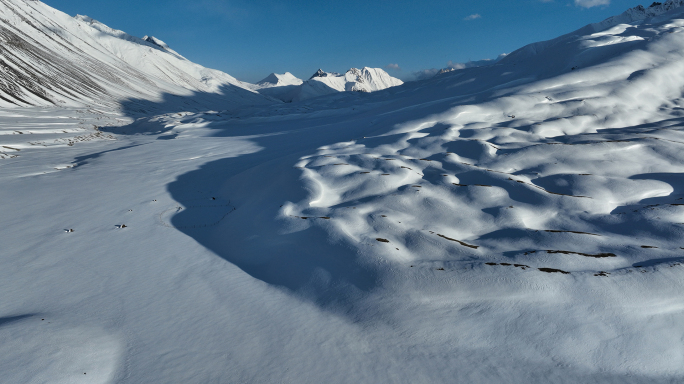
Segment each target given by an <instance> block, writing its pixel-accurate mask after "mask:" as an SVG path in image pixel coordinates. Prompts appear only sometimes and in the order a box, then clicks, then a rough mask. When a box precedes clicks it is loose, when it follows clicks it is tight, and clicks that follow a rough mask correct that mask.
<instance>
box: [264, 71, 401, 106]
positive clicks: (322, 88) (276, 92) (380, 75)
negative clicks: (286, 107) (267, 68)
mask: <svg viewBox="0 0 684 384" xmlns="http://www.w3.org/2000/svg"><path fill="white" fill-rule="evenodd" d="M403 83H404V82H403V81H401V80H399V79H397V78H394V77H392V76H390V75H389V74H388V73H387V72H385V71H383V70H382V69H380V68H368V67H364V68H363V69H357V68H351V69H350V70H348V71H347V72H346V73H344V74H339V73H335V72H325V71H323V70H322V69H319V70H318V71H317V72H316V73H314V74H313V76H311V78H309V80H306V81H303V80H301V79H298V78H296V77H294V76H293V75H292V74H291V73H289V72H286V73H285V74H283V75H279V74H276V73H272V74H270V75H268V76H267V77H266V78H265V79H263V80H261V81H260V82H258V83H257V84H256V85H254V86H253V87H252V89H254V90H256V91H257V92H259V93H261V94H264V95H268V96H271V97H275V98H277V99H279V100H282V101H284V102H293V101H294V102H296V101H301V100H306V99H311V98H314V97H318V96H324V95H329V94H333V93H338V92H374V91H379V90H382V89H386V88H390V87H396V86H398V85H402V84H403Z"/></svg>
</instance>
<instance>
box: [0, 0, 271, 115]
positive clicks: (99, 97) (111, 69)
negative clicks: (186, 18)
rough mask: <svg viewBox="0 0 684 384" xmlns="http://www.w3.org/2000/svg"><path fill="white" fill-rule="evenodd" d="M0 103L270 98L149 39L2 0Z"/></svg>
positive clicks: (22, 1) (27, 0)
mask: <svg viewBox="0 0 684 384" xmlns="http://www.w3.org/2000/svg"><path fill="white" fill-rule="evenodd" d="M1 3H2V6H0V41H1V42H2V43H1V44H0V65H2V70H3V76H2V78H1V79H0V106H2V107H7V106H33V105H83V104H90V105H114V104H116V103H118V102H120V101H123V100H137V99H140V100H156V101H159V100H161V98H162V97H163V95H164V94H172V95H183V96H189V95H191V94H193V93H208V94H221V95H223V96H224V97H222V103H224V104H225V103H233V104H236V105H250V104H262V105H263V104H269V103H272V102H273V101H272V100H271V99H269V98H265V97H263V96H260V95H259V94H257V93H256V92H254V91H252V90H251V89H249V87H248V86H247V85H246V84H244V83H242V82H240V81H238V80H236V79H235V78H233V77H232V76H230V75H228V74H226V73H223V72H220V71H217V70H212V69H208V68H204V67H202V66H200V65H197V64H195V63H192V62H190V61H188V60H187V59H185V58H184V57H182V56H181V55H179V54H178V53H177V52H175V51H173V50H172V49H171V48H169V47H168V45H166V44H165V43H164V42H162V41H161V40H159V39H156V38H154V37H148V36H145V38H144V39H140V38H137V37H134V36H131V35H128V34H126V33H125V32H122V31H119V30H115V29H112V28H109V27H107V26H106V25H104V24H102V23H99V22H98V21H96V20H93V19H92V18H89V17H87V16H80V15H78V16H76V17H70V16H68V15H66V14H64V13H62V12H59V11H57V10H55V9H53V8H51V7H49V6H47V5H45V4H43V3H42V2H40V1H33V0H2V1H1Z"/></svg>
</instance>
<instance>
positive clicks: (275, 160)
mask: <svg viewBox="0 0 684 384" xmlns="http://www.w3.org/2000/svg"><path fill="white" fill-rule="evenodd" d="M160 47H162V48H164V47H163V46H161V45H160ZM150 48H151V49H155V50H159V48H154V47H150ZM160 52H161V51H160ZM326 77H331V78H339V77H342V75H332V76H321V78H326ZM309 81H311V80H309ZM321 84H323V83H321ZM683 89H684V9H683V8H673V9H670V10H668V11H667V12H664V13H661V14H659V15H657V16H655V17H649V18H645V19H640V20H637V21H635V22H634V23H632V24H616V25H612V26H610V27H608V28H605V29H601V30H596V29H595V27H593V26H589V27H585V28H582V29H580V30H578V31H575V32H573V33H570V34H568V35H565V36H561V37H559V38H558V39H554V40H551V41H549V42H543V43H539V44H535V45H532V46H528V47H524V48H522V49H520V50H518V51H516V52H515V53H514V54H512V55H510V57H507V58H506V59H504V60H501V61H500V62H498V63H496V64H494V65H491V66H486V67H477V68H465V69H463V70H459V71H454V72H450V73H444V74H442V75H441V76H437V77H435V78H432V79H430V80H426V81H420V82H412V83H407V84H405V85H403V86H402V87H400V88H389V89H386V90H384V91H383V92H373V93H370V94H363V95H362V96H361V95H360V94H359V93H356V92H337V91H336V94H335V95H334V96H331V97H318V98H312V99H307V100H303V101H302V102H300V103H293V104H282V103H281V104H277V105H267V106H264V107H259V108H241V109H229V110H220V111H203V112H188V111H183V110H180V109H179V110H177V111H174V112H173V113H167V114H163V115H159V116H148V117H146V118H139V119H136V120H132V119H131V116H125V115H121V114H113V113H102V111H99V110H95V109H73V110H69V109H64V108H24V109H19V108H15V109H12V110H8V109H4V110H0V194H1V197H2V198H1V199H0V202H2V203H1V204H2V214H1V215H0V218H1V219H2V224H3V225H2V231H0V250H1V252H0V295H1V297H2V298H3V300H0V371H2V373H3V380H4V381H7V382H11V383H15V382H16V383H24V382H36V383H42V382H103V383H108V382H120V383H195V382H197V383H205V382H238V383H242V382H247V383H249V382H265V383H270V382H297V383H319V382H326V383H384V382H393V383H394V382H396V383H418V382H420V383H451V382H464V383H678V382H681V379H682V377H684V364H683V363H682V361H683V356H684V355H683V354H682V350H683V349H682V340H683V339H684V305H683V304H682V299H681V292H682V290H684V253H683V251H682V247H684V243H683V242H682V236H683V235H684V224H682V223H684V205H683V204H684V181H683V176H682V175H684V128H683V127H682V126H683V123H684V98H683V95H682V90H683ZM179 99H180V100H186V99H191V98H179ZM178 105H179V106H183V103H182V102H180V103H179V104H178ZM179 108H180V107H179ZM136 117H137V116H136ZM126 122H127V123H126ZM123 123H126V124H125V125H123ZM92 125H97V126H98V127H99V128H98V129H97V130H94V129H93V128H92V127H91V126H92ZM107 125H110V126H107ZM142 133H144V134H142ZM70 229H73V230H74V231H73V232H72V231H70Z"/></svg>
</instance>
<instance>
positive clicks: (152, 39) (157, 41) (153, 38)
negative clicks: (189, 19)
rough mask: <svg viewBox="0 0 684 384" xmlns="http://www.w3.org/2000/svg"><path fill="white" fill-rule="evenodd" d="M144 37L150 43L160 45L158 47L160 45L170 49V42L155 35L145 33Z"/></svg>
mask: <svg viewBox="0 0 684 384" xmlns="http://www.w3.org/2000/svg"><path fill="white" fill-rule="evenodd" d="M142 39H143V40H145V41H147V42H148V43H152V44H154V45H156V46H158V47H160V48H163V49H165V50H168V49H170V47H169V45H168V44H166V43H165V42H163V41H161V40H159V39H157V38H156V37H154V36H147V35H145V37H143V38H142Z"/></svg>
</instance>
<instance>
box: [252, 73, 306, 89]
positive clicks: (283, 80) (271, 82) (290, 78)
mask: <svg viewBox="0 0 684 384" xmlns="http://www.w3.org/2000/svg"><path fill="white" fill-rule="evenodd" d="M301 83H302V80H301V79H299V78H297V77H296V76H295V75H293V74H291V73H290V72H285V73H283V74H282V75H281V74H278V73H271V74H270V75H268V76H266V77H265V78H264V79H263V80H261V81H259V82H258V83H257V85H260V86H262V87H282V86H286V85H299V84H301Z"/></svg>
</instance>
